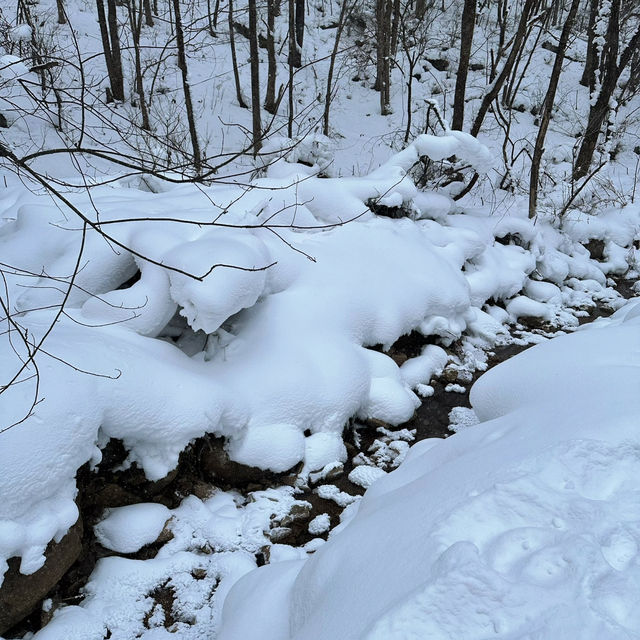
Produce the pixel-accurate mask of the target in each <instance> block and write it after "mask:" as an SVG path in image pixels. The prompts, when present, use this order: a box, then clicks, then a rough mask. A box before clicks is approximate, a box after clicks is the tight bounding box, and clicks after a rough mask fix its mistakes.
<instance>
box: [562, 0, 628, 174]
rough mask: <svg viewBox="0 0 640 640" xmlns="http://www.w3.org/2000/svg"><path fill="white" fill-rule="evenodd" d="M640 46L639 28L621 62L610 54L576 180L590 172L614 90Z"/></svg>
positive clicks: (580, 157)
mask: <svg viewBox="0 0 640 640" xmlns="http://www.w3.org/2000/svg"><path fill="white" fill-rule="evenodd" d="M612 5H613V3H612ZM613 13H614V11H613V6H612V12H611V15H612V16H613ZM639 47H640V28H638V30H637V31H636V32H635V34H634V35H633V37H632V38H631V40H630V41H629V44H627V46H626V48H625V50H624V51H623V52H622V55H621V56H620V62H619V63H618V64H617V65H616V64H615V58H614V57H613V55H610V57H609V64H608V70H607V72H606V74H605V76H604V78H603V79H602V84H601V87H600V93H599V94H598V97H597V99H596V102H595V104H593V105H592V107H591V109H590V110H589V119H588V121H587V126H586V128H585V132H584V137H583V138H582V144H581V145H580V150H579V151H578V157H577V159H576V164H575V168H574V170H573V179H574V180H578V179H580V178H584V177H585V176H586V175H587V174H588V173H589V167H590V166H591V160H592V159H593V154H594V152H595V150H596V146H597V144H598V137H599V136H600V133H601V132H602V128H603V126H604V124H605V121H606V119H607V116H608V115H609V110H610V105H611V98H612V97H613V92H614V91H615V89H616V86H617V84H618V80H619V79H620V76H621V75H622V72H623V71H624V70H625V68H626V67H627V65H628V64H629V63H630V62H631V59H632V58H633V55H634V53H635V52H636V51H637V50H638V48H639ZM610 53H611V52H610Z"/></svg>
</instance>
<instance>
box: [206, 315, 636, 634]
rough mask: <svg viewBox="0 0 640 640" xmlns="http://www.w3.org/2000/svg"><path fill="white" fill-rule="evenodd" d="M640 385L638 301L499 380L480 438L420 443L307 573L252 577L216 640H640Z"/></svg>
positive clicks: (491, 381) (481, 393)
mask: <svg viewBox="0 0 640 640" xmlns="http://www.w3.org/2000/svg"><path fill="white" fill-rule="evenodd" d="M638 389H640V304H638V303H632V304H630V305H628V306H626V307H623V308H622V309H621V310H619V311H618V312H617V313H616V314H615V315H614V316H613V317H612V318H611V319H610V320H606V321H599V322H596V323H594V325H593V326H591V327H589V328H588V329H587V330H583V331H578V332H576V333H574V334H572V335H568V336H563V337H558V338H556V339H553V340H550V341H548V342H545V343H542V344H539V345H537V346H535V347H532V348H531V349H529V350H528V351H526V352H524V353H522V354H520V355H519V356H516V357H515V358H512V359H511V360H508V361H507V362H505V363H503V364H502V365H499V366H498V367H496V368H494V369H492V370H491V371H489V372H488V373H487V374H485V375H484V376H483V377H481V378H480V380H479V381H478V382H477V383H476V384H475V385H474V387H473V389H472V392H471V400H472V403H473V407H474V409H475V411H476V413H477V415H478V417H479V419H480V420H481V421H482V422H481V423H480V424H478V425H477V426H474V427H472V428H467V429H464V430H462V431H460V432H459V433H457V434H455V435H454V436H452V437H450V438H448V439H445V440H442V441H439V442H438V443H437V444H434V442H433V441H432V440H427V441H423V442H421V443H418V444H417V445H415V446H414V447H413V448H412V449H411V451H410V454H409V456H408V457H407V459H406V460H405V462H404V463H403V464H402V465H401V466H400V468H399V469H398V470H397V471H394V472H393V473H391V474H389V475H387V476H386V477H382V478H380V479H379V480H377V481H376V482H375V484H373V485H372V486H371V488H370V489H369V490H368V491H367V493H366V494H365V496H364V498H363V499H362V500H361V501H360V502H359V503H358V505H357V513H356V515H355V516H354V517H353V518H352V519H351V520H350V521H349V522H348V524H346V526H344V527H343V528H342V530H341V531H339V532H337V533H335V534H334V535H333V536H331V538H330V539H329V541H328V542H327V544H325V545H324V546H323V547H322V548H320V549H319V550H318V551H317V552H316V553H315V554H314V555H313V556H312V557H310V558H309V559H308V560H306V561H299V562H297V563H289V564H287V565H286V566H284V565H272V566H270V567H265V568H261V569H258V570H257V571H254V572H251V573H250V574H248V575H247V576H245V577H244V578H243V579H241V580H240V581H239V582H238V583H237V585H235V586H234V588H233V589H232V590H231V592H230V594H229V596H228V598H227V600H226V603H225V607H224V610H223V626H222V630H221V632H220V634H219V636H218V638H219V640H236V639H237V638H243V639H245V638H246V639H247V640H250V639H251V638H256V639H257V638H260V639H261V640H285V639H286V638H291V639H294V638H295V639H297V640H303V639H304V640H321V639H324V638H326V639H327V640H330V639H331V640H333V639H335V638H344V639H351V638H367V639H370V640H374V639H380V640H382V639H385V640H388V639H390V638H397V639H402V640H407V639H409V638H416V639H418V638H430V639H437V638H442V639H443V640H444V639H449V638H460V639H465V640H472V639H477V640H480V639H484V638H488V637H491V638H505V639H506V638H508V639H509V640H515V639H522V640H524V639H525V638H527V639H529V638H536V639H538V640H557V639H558V638H575V637H579V638H581V640H604V639H606V640H620V639H621V638H638V637H640V613H639V612H640V606H639V605H640V532H639V530H638V523H639V522H640V501H639V496H638V491H637V478H638V474H639V473H640V456H639V455H638V451H639V450H640V439H639V435H638V415H639V414H640V394H639V393H638ZM266 584H268V585H269V587H268V589H267V591H268V595H266V596H265V594H264V589H265V585H266ZM250 613H253V615H250ZM256 613H257V615H256ZM264 619H268V623H267V624H266V625H263V620H264Z"/></svg>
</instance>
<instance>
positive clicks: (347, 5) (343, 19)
mask: <svg viewBox="0 0 640 640" xmlns="http://www.w3.org/2000/svg"><path fill="white" fill-rule="evenodd" d="M354 7H355V2H354V0H342V3H341V5H340V15H339V17H338V24H337V25H336V37H335V39H334V41H333V49H332V51H331V58H330V59H329V71H328V73H327V91H326V94H325V99H324V114H323V116H322V121H323V124H322V132H323V133H324V135H325V136H328V135H329V111H330V109H331V100H332V98H333V95H332V92H333V86H332V83H333V74H334V71H335V66H336V57H337V55H338V50H339V48H340V39H341V37H342V32H343V31H344V27H345V25H346V23H347V18H348V17H349V15H350V14H351V12H352V11H353V9H354Z"/></svg>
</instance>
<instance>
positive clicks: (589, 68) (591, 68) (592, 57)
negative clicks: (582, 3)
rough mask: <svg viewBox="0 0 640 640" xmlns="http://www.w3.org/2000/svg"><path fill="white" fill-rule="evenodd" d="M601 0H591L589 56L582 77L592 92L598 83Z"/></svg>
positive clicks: (581, 80) (581, 81)
mask: <svg viewBox="0 0 640 640" xmlns="http://www.w3.org/2000/svg"><path fill="white" fill-rule="evenodd" d="M598 4H599V0H589V26H588V27H587V57H586V60H585V63H584V71H583V72H582V77H581V78H580V84H581V85H582V86H584V87H589V92H592V91H593V89H594V87H595V84H596V67H597V66H598V61H597V60H596V57H597V56H596V43H595V38H596V34H595V24H596V16H597V15H598Z"/></svg>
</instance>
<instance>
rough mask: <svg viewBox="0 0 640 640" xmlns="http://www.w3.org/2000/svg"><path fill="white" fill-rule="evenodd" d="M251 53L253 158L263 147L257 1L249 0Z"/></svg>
mask: <svg viewBox="0 0 640 640" xmlns="http://www.w3.org/2000/svg"><path fill="white" fill-rule="evenodd" d="M176 1H177V0H176ZM249 52H250V56H251V113H252V116H253V117H252V123H253V156H254V157H255V156H256V155H257V154H258V151H260V148H261V147H262V121H261V114H260V109H261V104H260V66H259V59H258V55H259V53H258V14H257V9H256V0H249Z"/></svg>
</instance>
